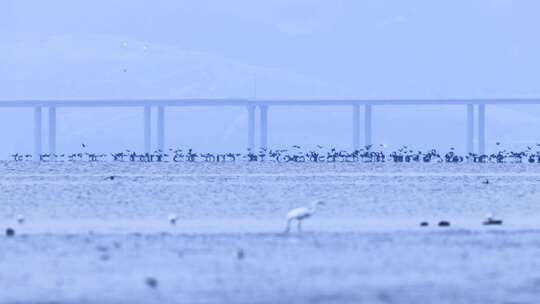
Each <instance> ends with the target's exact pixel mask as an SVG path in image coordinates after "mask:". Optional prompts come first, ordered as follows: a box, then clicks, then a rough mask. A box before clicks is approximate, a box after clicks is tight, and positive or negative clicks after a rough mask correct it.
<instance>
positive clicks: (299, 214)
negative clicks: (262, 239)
mask: <svg viewBox="0 0 540 304" xmlns="http://www.w3.org/2000/svg"><path fill="white" fill-rule="evenodd" d="M319 206H324V202H323V201H319V200H317V201H314V202H313V203H312V204H311V207H300V208H295V209H293V210H291V211H289V212H288V213H287V216H286V218H287V227H286V228H285V233H288V232H289V231H290V230H291V223H292V221H293V220H296V221H297V222H298V226H297V227H298V231H299V232H300V231H302V220H304V219H306V218H309V217H311V216H313V215H314V214H315V212H317V208H318V207H319Z"/></svg>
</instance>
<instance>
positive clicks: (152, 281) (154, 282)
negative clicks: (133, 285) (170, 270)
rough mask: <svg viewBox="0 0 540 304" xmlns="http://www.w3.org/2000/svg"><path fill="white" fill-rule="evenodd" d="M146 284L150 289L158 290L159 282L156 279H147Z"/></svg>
mask: <svg viewBox="0 0 540 304" xmlns="http://www.w3.org/2000/svg"><path fill="white" fill-rule="evenodd" d="M144 283H145V284H146V285H147V286H148V287H150V288H157V286H158V281H157V279H156V278H152V277H147V278H146V279H145V280H144Z"/></svg>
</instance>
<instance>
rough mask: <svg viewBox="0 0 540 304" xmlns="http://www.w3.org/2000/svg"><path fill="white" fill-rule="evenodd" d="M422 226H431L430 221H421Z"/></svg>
mask: <svg viewBox="0 0 540 304" xmlns="http://www.w3.org/2000/svg"><path fill="white" fill-rule="evenodd" d="M420 226H421V227H427V226H429V223H428V222H421V223H420Z"/></svg>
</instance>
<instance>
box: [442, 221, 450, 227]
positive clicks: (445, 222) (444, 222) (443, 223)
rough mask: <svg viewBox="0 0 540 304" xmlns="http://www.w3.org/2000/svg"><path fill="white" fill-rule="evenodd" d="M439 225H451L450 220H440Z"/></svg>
mask: <svg viewBox="0 0 540 304" xmlns="http://www.w3.org/2000/svg"><path fill="white" fill-rule="evenodd" d="M439 227H450V222H448V221H440V222H439Z"/></svg>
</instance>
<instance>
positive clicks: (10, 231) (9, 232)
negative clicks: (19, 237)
mask: <svg viewBox="0 0 540 304" xmlns="http://www.w3.org/2000/svg"><path fill="white" fill-rule="evenodd" d="M6 236H7V237H13V236H15V229H13V228H7V229H6Z"/></svg>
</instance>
